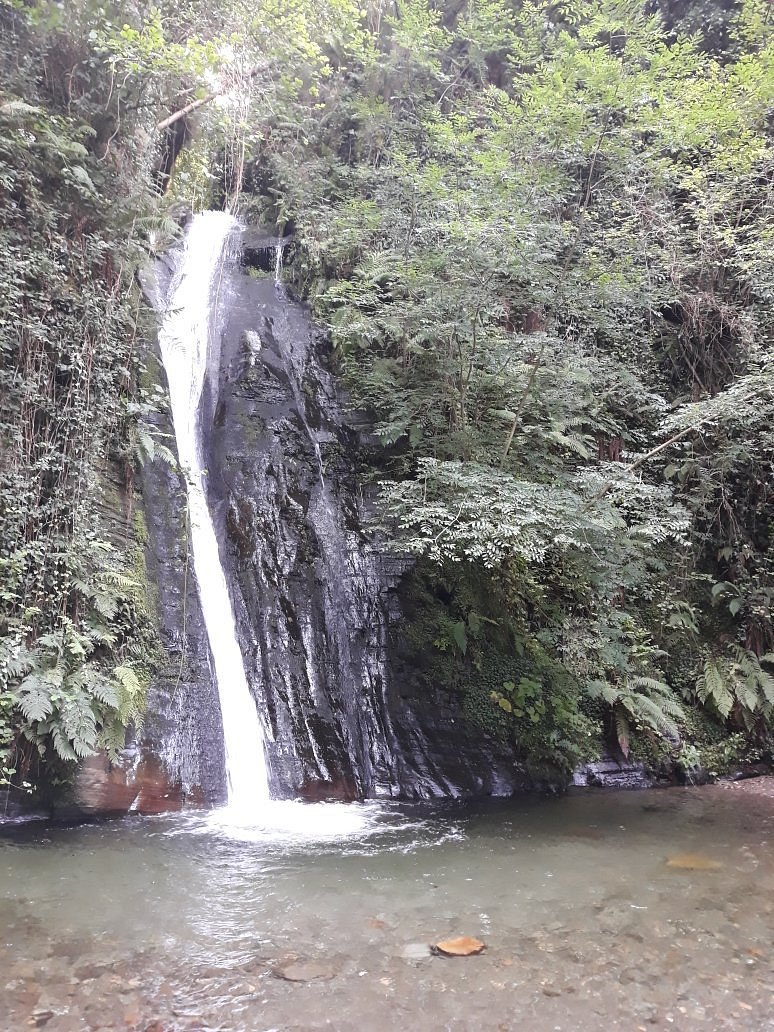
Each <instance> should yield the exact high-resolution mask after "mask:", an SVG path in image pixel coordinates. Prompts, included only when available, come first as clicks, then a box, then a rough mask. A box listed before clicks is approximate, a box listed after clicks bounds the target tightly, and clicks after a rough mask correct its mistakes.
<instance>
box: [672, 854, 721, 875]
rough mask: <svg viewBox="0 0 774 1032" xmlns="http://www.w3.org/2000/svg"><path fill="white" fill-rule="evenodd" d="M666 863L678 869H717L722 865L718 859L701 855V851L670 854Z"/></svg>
mask: <svg viewBox="0 0 774 1032" xmlns="http://www.w3.org/2000/svg"><path fill="white" fill-rule="evenodd" d="M666 865H667V867H674V868H675V869H676V870H678V871H719V870H720V869H721V868H722V867H723V864H721V863H720V862H719V861H718V860H712V859H711V858H710V857H708V856H702V855H701V853H678V854H677V855H676V856H670V858H669V859H668V860H667V862H666Z"/></svg>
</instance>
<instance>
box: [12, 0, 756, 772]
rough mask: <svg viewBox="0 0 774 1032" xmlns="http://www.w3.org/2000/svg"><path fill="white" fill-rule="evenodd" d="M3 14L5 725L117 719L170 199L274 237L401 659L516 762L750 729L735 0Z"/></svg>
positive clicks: (752, 371) (751, 20)
mask: <svg viewBox="0 0 774 1032" xmlns="http://www.w3.org/2000/svg"><path fill="white" fill-rule="evenodd" d="M0 13H1V14H2V18H3V25H4V27H5V26H8V27H9V31H8V32H5V31H4V32H3V44H2V51H3V53H2V61H3V66H2V67H3V73H2V74H3V82H4V85H3V92H2V94H0V121H1V122H2V126H0V128H2V132H1V133H0V138H1V139H2V143H1V144H0V159H1V160H2V163H3V164H2V171H1V173H0V204H1V205H2V214H1V215H0V221H1V223H2V232H3V239H4V245H5V246H4V255H5V257H6V262H5V271H4V273H3V285H4V289H3V292H2V312H3V316H2V332H3V334H4V336H3V338H2V342H1V343H0V376H2V385H1V386H2V403H3V423H2V428H1V429H0V477H2V485H0V486H1V488H2V503H0V520H2V541H1V542H0V557H1V558H0V562H1V563H2V567H0V571H1V573H2V596H1V597H0V605H1V606H2V609H0V642H1V645H0V648H2V650H3V651H2V652H1V653H0V678H1V679H2V680H0V692H2V694H0V700H2V701H0V707H1V708H0V715H1V716H2V721H3V723H2V726H0V732H1V733H2V734H3V735H4V736H5V741H6V744H8V745H9V746H11V747H12V749H13V747H14V746H15V745H18V743H19V742H21V741H27V742H33V743H35V744H36V745H39V746H40V748H41V749H42V750H43V751H45V749H46V748H50V745H48V744H47V743H49V742H51V743H53V746H54V748H56V749H57V750H58V751H59V754H60V756H62V757H65V758H67V757H69V756H70V755H71V754H72V752H76V753H83V752H85V751H87V750H89V749H91V748H93V747H95V746H96V745H97V744H98V743H99V742H100V741H102V740H104V739H105V737H107V738H108V739H109V740H111V741H113V742H114V743H115V742H116V741H117V740H118V739H119V738H120V729H121V728H122V727H123V726H124V725H125V724H126V723H127V722H128V721H130V720H131V719H136V710H137V706H138V704H139V701H140V695H141V690H142V682H143V677H144V676H145V675H146V674H147V664H148V663H149V661H150V658H149V640H150V632H149V629H148V626H147V618H146V617H145V616H144V615H143V606H142V604H141V599H140V595H139V594H138V590H139V588H138V585H140V584H141V581H142V576H141V575H139V576H137V575H134V576H133V573H132V570H131V569H130V567H131V564H132V558H131V556H130V555H129V554H128V551H130V550H131V542H130V541H129V540H128V538H127V536H126V535H125V534H124V535H123V538H121V535H119V536H118V538H119V539H117V536H116V534H115V533H113V534H112V535H111V534H110V533H109V531H107V530H106V529H105V523H104V519H103V518H102V517H101V516H100V513H101V511H102V509H103V508H104V502H103V501H101V498H102V499H104V492H105V485H106V483H108V482H109V478H108V476H107V474H108V472H109V471H112V474H116V471H120V473H121V476H122V478H123V479H124V481H125V483H126V484H130V483H131V479H132V470H133V468H134V466H135V464H136V462H137V461H138V459H139V458H140V457H141V453H143V452H145V453H146V454H147V453H148V452H149V451H151V452H152V450H153V441H152V439H149V438H148V434H147V431H146V430H144V429H143V426H142V423H141V419H142V413H143V411H146V410H147V406H148V405H150V404H151V403H152V399H151V398H148V397H143V396H140V395H138V393H137V390H138V388H137V382H138V360H137V355H136V348H135V347H134V344H133V341H134V339H135V333H136V331H135V310H136V299H135V298H134V296H133V291H132V286H131V271H132V268H133V266H134V265H135V264H136V262H137V260H138V253H139V244H140V243H141V242H142V241H143V240H144V241H145V242H146V244H147V245H150V246H159V244H160V239H159V236H160V235H161V239H162V240H163V235H164V233H166V232H169V227H168V224H167V222H168V220H167V222H165V221H164V220H163V219H162V217H161V216H162V213H163V212H164V211H165V210H167V209H168V207H169V206H170V205H175V204H177V203H179V202H180V201H184V202H185V203H186V204H187V205H188V206H191V205H193V206H195V207H203V206H207V205H212V204H218V203H223V202H228V203H229V204H231V205H232V206H233V207H235V208H236V209H237V210H238V211H240V212H241V214H242V215H243V216H244V217H245V218H247V219H250V220H256V221H260V222H262V223H264V224H266V225H267V226H269V227H277V228H278V229H282V230H283V231H284V230H292V231H293V232H294V240H295V244H294V248H293V257H292V264H291V275H292V276H293V278H294V281H295V285H296V289H297V290H298V292H299V293H300V294H302V295H303V296H304V297H306V298H308V299H309V301H310V303H311V304H312V306H313V310H314V312H315V313H316V315H317V316H318V318H319V319H320V320H321V321H322V322H323V323H324V324H325V325H327V326H328V327H329V328H330V332H331V335H332V339H333V341H334V344H335V347H336V353H337V355H338V358H339V361H340V364H341V369H342V373H343V375H344V376H345V377H346V380H347V382H348V384H349V387H350V390H351V392H352V395H353V399H354V402H355V403H356V404H357V405H359V406H362V407H364V408H366V409H367V410H368V411H370V412H371V413H372V415H373V418H374V420H375V423H376V426H377V430H378V434H379V438H380V440H381V443H382V445H383V448H382V450H381V453H380V456H379V461H378V463H376V466H375V468H373V469H370V470H367V471H364V475H368V476H371V477H373V478H374V479H376V480H378V481H379V482H380V483H381V484H382V494H383V499H384V521H383V522H384V526H385V527H386V528H387V531H388V533H389V535H390V537H391V539H392V540H393V541H394V542H395V546H396V547H397V548H399V549H401V550H407V551H410V552H412V553H414V554H415V555H417V557H418V559H419V561H418V564H417V568H416V572H415V574H414V575H413V576H412V577H411V578H410V582H409V583H408V584H407V587H406V598H405V606H406V611H407V619H408V625H407V637H408V639H409V641H410V643H411V648H412V649H413V650H414V655H415V661H416V665H417V668H418V670H419V675H418V676H419V679H420V682H421V679H422V678H423V677H424V678H443V679H444V681H445V682H446V683H448V684H450V685H452V686H453V687H455V688H456V689H457V690H459V692H460V693H461V696H462V704H463V706H464V709H465V711H466V712H467V714H468V717H469V719H471V720H473V721H475V722H476V723H478V725H479V726H481V727H482V729H486V730H488V731H490V732H493V733H496V734H499V735H504V736H512V737H513V738H514V739H515V740H516V741H518V742H519V743H521V746H522V749H523V752H524V754H525V755H526V756H527V758H528V759H529V760H530V762H532V763H534V764H535V765H536V766H539V767H541V768H548V769H549V770H554V771H556V770H557V769H559V770H567V769H568V768H569V767H571V766H572V765H573V764H574V763H575V762H576V761H577V759H578V758H579V757H580V756H583V755H588V754H589V753H590V752H592V751H593V750H594V749H595V748H597V747H598V745H599V741H600V737H608V738H609V740H610V741H612V742H615V743H617V747H618V748H619V749H620V750H621V751H622V752H623V753H624V754H627V753H628V752H629V751H630V749H634V750H635V751H639V753H640V754H647V756H648V757H649V758H650V759H658V757H659V755H663V756H667V755H671V759H672V760H674V759H677V760H679V762H681V763H682V764H683V766H685V767H690V766H692V765H693V764H695V763H696V762H698V761H702V762H704V763H705V764H707V765H709V766H711V767H714V768H715V769H718V768H719V767H720V766H721V764H722V763H723V762H731V761H734V760H736V759H738V758H739V757H740V756H742V755H746V756H752V755H761V756H768V755H769V753H770V749H771V733H772V719H774V717H773V714H774V674H773V673H772V671H773V670H774V655H773V653H774V628H773V626H772V617H771V603H772V592H773V591H774V588H773V587H772V566H773V564H774V552H773V549H774V537H773V536H772V535H773V531H774V527H772V519H773V518H774V498H773V497H772V490H773V489H772V472H773V471H772V458H773V457H774V437H773V436H772V430H771V427H772V425H773V423H772V418H773V417H774V395H773V393H772V387H773V386H774V381H773V379H772V376H773V375H774V374H773V371H772V365H771V359H770V354H769V350H770V346H771V334H772V308H771V302H772V295H773V294H774V280H773V278H772V275H773V274H772V269H771V264H770V262H768V261H767V254H768V253H769V252H770V248H771V244H772V237H773V236H774V231H773V230H772V225H773V224H774V220H772V218H771V215H772V169H773V165H772V150H771V136H772V121H771V120H772V106H773V104H774V96H773V95H772V94H773V93H774V42H773V41H772V39H773V37H774V34H773V33H772V32H771V25H770V24H768V23H769V22H770V18H771V15H770V5H769V4H767V3H765V2H763V0H740V2H739V3H730V2H729V3H724V4H715V3H713V4H707V3H706V2H705V3H698V2H697V3H695V4H685V3H681V4H679V5H678V4H674V5H673V4H671V3H670V2H669V0H663V2H661V3H658V4H655V3H654V4H650V5H646V4H642V3H639V2H631V0H598V2H593V3H592V2H587V0H568V2H567V3H561V2H555V3H544V2H538V3H531V2H528V3H516V2H509V0H477V2H474V0H470V2H465V0H448V2H443V3H442V2H437V3H432V2H430V3H428V2H427V0H398V2H395V3H386V2H382V0H375V2H371V3H366V4H364V5H362V7H361V6H360V5H355V4H354V3H350V2H349V0H328V2H327V3H324V4H319V3H311V2H306V0H294V2H292V3H273V2H264V3H254V4H242V3H241V2H237V0H232V2H225V0H224V2H221V3H218V4H210V5H204V4H199V3H197V2H193V0H189V2H188V3H185V4H172V3H169V4H166V5H165V4H155V5H150V4H141V3H136V4H130V3H125V4H115V5H112V7H111V6H110V5H107V6H105V5H102V6H98V5H96V4H95V5H93V7H92V6H90V5H89V4H87V3H83V4H80V5H78V14H77V16H76V15H74V14H70V15H68V16H67V17H65V16H64V15H63V14H62V12H61V10H60V9H59V8H58V7H57V5H52V4H25V3H15V4H12V5H11V4H4V5H0ZM63 19H64V20H63ZM68 19H75V22H76V23H75V24H73V23H71V21H68ZM11 30H12V31H11ZM9 33H10V34H9ZM185 109H188V110H187V111H186V113H185V114H184V115H183V116H181V117H176V113H179V112H181V111H184V110H185ZM159 126H160V127H161V128H159ZM181 148H184V149H183V151H182V154H181V156H180V158H179V159H178V162H177V165H176V168H175V171H174V172H173V174H172V177H171V187H170V189H169V191H168V193H167V195H166V197H165V198H161V197H159V196H157V194H158V192H159V191H160V190H161V188H162V187H163V186H166V185H167V181H168V179H169V173H170V171H171V159H172V158H174V157H175V156H176V155H177V154H178V152H179V151H180V150H181ZM138 154H139V155H141V156H142V157H141V158H140V159H139V161H138V158H137V155H138ZM154 191H155V193H154ZM159 227H160V230H161V234H160V233H159ZM132 442H134V444H133V443H132ZM129 537H131V535H129ZM122 550H123V551H122ZM17 752H18V749H17Z"/></svg>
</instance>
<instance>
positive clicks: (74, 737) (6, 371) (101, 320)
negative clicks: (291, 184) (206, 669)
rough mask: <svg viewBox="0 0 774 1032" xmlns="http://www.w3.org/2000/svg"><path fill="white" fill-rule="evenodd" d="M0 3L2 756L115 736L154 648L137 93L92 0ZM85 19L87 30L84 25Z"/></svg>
mask: <svg viewBox="0 0 774 1032" xmlns="http://www.w3.org/2000/svg"><path fill="white" fill-rule="evenodd" d="M73 6H74V7H75V8H77V10H74V9H73V10H70V9H66V8H65V6H64V5H56V4H35V5H28V4H25V5H20V6H18V5H17V9H16V11H15V12H14V11H12V10H11V9H10V7H9V5H7V4H4V5H0V38H1V39H2V42H1V43H0V237H1V238H2V244H3V262H2V269H1V270H0V288H1V289H0V767H2V769H3V770H4V774H3V777H4V779H7V778H10V777H13V780H14V782H15V783H19V782H20V781H21V780H26V781H35V779H36V777H37V774H38V772H39V770H40V769H42V767H44V766H45V765H46V764H48V763H51V762H57V761H63V762H64V763H68V762H72V761H74V760H76V759H77V758H80V757H82V756H85V755H88V754H89V753H90V752H93V751H94V750H95V749H97V748H100V747H107V748H108V750H109V752H111V754H115V752H116V751H117V750H118V749H119V748H121V747H123V744H124V740H125V736H126V729H127V727H128V726H130V725H134V726H135V727H137V726H139V725H140V724H141V719H142V718H141V713H142V706H143V699H144V693H145V688H146V686H147V683H148V679H149V674H150V668H151V666H152V663H153V657H154V651H155V644H154V640H153V639H154V632H153V624H152V619H151V616H150V612H149V609H148V607H147V605H146V599H145V590H144V588H145V586H144V585H142V584H139V583H137V582H136V581H135V579H134V578H133V577H132V576H130V574H129V571H130V569H131V567H132V565H133V557H132V551H133V548H134V542H133V535H132V525H131V517H130V516H128V515H127V514H126V513H124V512H122V511H121V510H122V506H124V505H129V506H131V504H132V483H133V476H134V468H135V465H136V464H137V461H138V459H137V457H136V456H135V455H134V454H133V451H134V450H135V449H136V450H137V451H138V452H140V451H144V452H145V453H146V455H147V454H148V453H150V454H149V457H151V458H152V457H153V452H154V449H155V452H156V454H158V453H159V451H161V452H163V445H160V443H159V445H158V447H155V445H156V444H157V442H155V441H154V439H153V438H152V437H150V436H149V430H148V425H147V424H146V423H145V422H144V420H145V419H147V418H149V417H150V415H151V409H152V407H153V405H154V404H157V403H158V400H159V399H158V398H153V397H152V396H150V397H143V396H141V392H140V390H139V385H138V384H139V379H140V374H141V372H142V370H141V366H140V363H139V360H138V357H137V346H136V337H137V333H138V327H137V319H136V316H137V310H138V301H139V299H138V296H137V289H136V286H135V284H134V281H133V276H132V273H133V269H134V267H135V265H136V264H137V262H139V261H140V260H142V258H143V255H144V254H145V248H144V246H143V245H144V243H145V239H144V234H146V233H147V232H149V231H150V229H151V227H152V226H153V225H156V224H158V222H159V221H163V220H156V222H154V219H153V214H152V212H153V208H154V207H155V204H154V203H153V202H152V201H151V195H150V186H151V175H152V163H153V154H152V152H150V151H147V152H146V154H145V155H144V156H141V157H140V158H139V160H137V159H135V158H134V157H133V158H132V162H131V164H130V163H129V160H128V154H129V153H133V154H134V153H139V152H138V150H137V145H138V141H139V139H140V138H141V136H142V133H143V132H144V130H145V129H146V128H147V125H148V115H149V112H148V110H147V108H145V107H143V108H142V109H138V110H137V111H136V113H135V114H134V115H133V116H132V115H130V114H128V112H127V111H126V110H125V107H126V105H128V102H129V90H130V85H129V84H128V83H127V84H126V87H127V92H126V93H123V94H122V93H121V89H120V88H114V89H113V90H112V91H111V70H110V68H109V67H107V66H105V64H104V61H103V59H102V57H101V56H100V54H99V53H98V50H97V49H96V48H97V47H98V45H99V44H98V40H97V36H98V35H99V33H98V31H97V30H98V29H99V28H100V27H101V26H104V25H105V24H106V18H107V15H106V14H105V10H104V9H102V11H100V9H99V8H98V7H96V6H95V7H92V6H91V5H88V4H85V5H73ZM92 30H93V31H92Z"/></svg>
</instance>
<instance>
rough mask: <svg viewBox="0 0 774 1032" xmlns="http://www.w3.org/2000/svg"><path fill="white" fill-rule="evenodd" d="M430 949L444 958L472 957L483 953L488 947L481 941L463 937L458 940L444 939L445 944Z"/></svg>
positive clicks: (439, 943) (438, 944) (437, 944)
mask: <svg viewBox="0 0 774 1032" xmlns="http://www.w3.org/2000/svg"><path fill="white" fill-rule="evenodd" d="M430 949H431V950H432V951H433V953H435V954H440V955H441V956H444V957H472V956H475V954H477V953H483V951H484V950H485V949H486V946H485V945H484V943H483V942H481V940H480V939H473V938H471V937H470V936H469V935H461V936H460V937H459V938H458V939H444V940H443V942H437V943H436V944H435V946H431V947H430Z"/></svg>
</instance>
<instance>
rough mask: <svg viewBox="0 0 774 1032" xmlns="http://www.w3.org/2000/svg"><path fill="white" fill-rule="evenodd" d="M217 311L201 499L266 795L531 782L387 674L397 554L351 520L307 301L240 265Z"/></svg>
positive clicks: (323, 346)
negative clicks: (215, 535) (222, 573)
mask: <svg viewBox="0 0 774 1032" xmlns="http://www.w3.org/2000/svg"><path fill="white" fill-rule="evenodd" d="M258 264H259V265H260V267H262V268H272V267H273V262H272V260H268V259H267V260H265V261H264V262H262V263H258ZM248 265H252V266H253V269H254V268H255V265H256V263H255V262H254V261H253V260H252V258H251V259H250V261H249V262H248ZM219 305H220V312H219V316H218V327H219V341H218V343H219V345H220V356H219V361H218V362H214V363H213V369H212V376H213V384H212V387H213V388H214V387H215V383H214V378H215V375H216V370H217V394H216V392H215V390H214V389H213V392H212V393H213V395H215V394H216V400H215V401H214V402H213V412H212V424H213V425H212V429H211V432H210V434H209V436H207V434H206V433H205V435H204V436H205V440H207V442H208V455H209V460H208V467H209V469H210V471H211V472H210V483H209V489H210V493H211V494H210V502H211V506H212V508H213V510H214V512H215V514H216V521H217V522H218V523H219V537H220V540H221V541H222V553H223V559H224V562H225V564H226V568H227V572H228V574H229V578H230V581H231V583H232V589H233V594H234V598H235V610H236V613H237V621H238V624H239V632H240V641H241V643H242V649H243V653H244V656H245V666H246V669H247V674H248V679H249V680H250V683H251V687H252V689H253V691H254V692H255V694H256V697H257V699H258V700H259V709H260V711H261V712H262V713H263V714H264V715H265V725H266V727H267V732H268V733H267V738H268V758H269V767H270V770H271V772H272V779H273V790H274V793H275V794H276V795H279V796H291V795H302V796H304V797H306V798H309V799H322V798H335V799H347V798H361V797H363V796H370V797H373V796H394V797H396V796H400V797H409V798H430V797H434V796H448V795H452V796H456V795H471V794H498V795H499V794H508V793H510V792H512V791H514V790H516V789H520V788H525V787H528V781H527V779H526V777H525V776H524V774H523V773H522V772H521V771H520V770H519V769H518V768H516V767H515V766H514V763H513V757H512V754H511V753H510V751H509V750H508V749H507V747H505V746H503V745H495V744H494V743H489V744H488V743H487V742H486V740H484V741H482V739H481V734H480V732H478V731H475V730H473V729H470V728H468V727H467V725H466V724H465V723H464V721H463V719H462V716H461V713H460V712H459V702H458V700H457V699H456V698H455V697H453V696H451V695H449V694H448V693H444V692H443V691H442V690H441V689H439V690H438V691H437V692H435V693H433V695H432V696H427V695H425V696H423V697H421V698H419V697H416V696H415V695H412V694H411V693H410V692H407V691H404V690H403V687H404V685H405V683H407V682H404V683H403V685H402V684H398V683H397V678H395V677H391V676H390V674H391V670H392V668H393V665H394V664H393V657H394V654H395V650H394V649H393V647H392V646H393V638H394V637H395V636H396V635H397V633H398V631H397V626H396V619H397V617H398V616H399V613H398V611H397V608H396V607H397V603H396V596H395V588H396V586H397V584H398V581H399V580H400V577H401V575H402V574H403V572H404V571H405V569H406V563H405V561H403V560H401V559H399V558H396V557H394V556H392V557H391V556H389V555H387V554H385V553H384V551H383V550H382V549H380V548H379V546H378V543H375V542H374V540H373V539H372V538H371V537H370V536H369V535H368V534H367V533H366V532H365V530H364V526H365V524H366V508H367V505H368V501H367V499H366V498H364V497H363V491H362V487H361V485H360V484H359V482H358V480H357V475H356V471H357V469H358V467H359V465H360V463H361V459H362V455H361V451H362V449H363V448H364V447H365V446H366V445H367V442H368V440H369V438H368V433H367V430H368V428H367V427H364V426H363V423H362V419H359V418H358V417H357V415H356V414H355V413H353V412H352V411H351V409H350V406H349V405H348V401H347V398H346V396H345V395H344V394H343V393H342V390H341V387H340V385H339V384H338V383H337V380H336V378H335V376H334V374H333V372H332V369H331V364H330V355H329V347H328V345H327V343H326V341H325V340H324V338H323V337H322V336H321V334H320V333H319V332H318V331H317V330H316V329H315V327H314V326H313V324H312V323H311V321H310V319H309V316H308V313H307V311H306V309H305V308H304V307H303V306H301V305H299V304H296V303H295V302H293V301H291V300H290V299H289V298H288V297H287V295H286V294H285V292H284V290H283V289H282V288H281V287H278V286H277V285H276V284H275V283H274V281H273V277H271V276H260V275H259V276H256V275H255V273H254V271H251V270H246V269H245V267H244V264H240V263H239V262H238V261H236V260H235V261H234V263H233V266H232V268H231V269H230V270H227V271H226V273H225V274H224V276H223V278H222V280H221V287H220V302H219Z"/></svg>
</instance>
